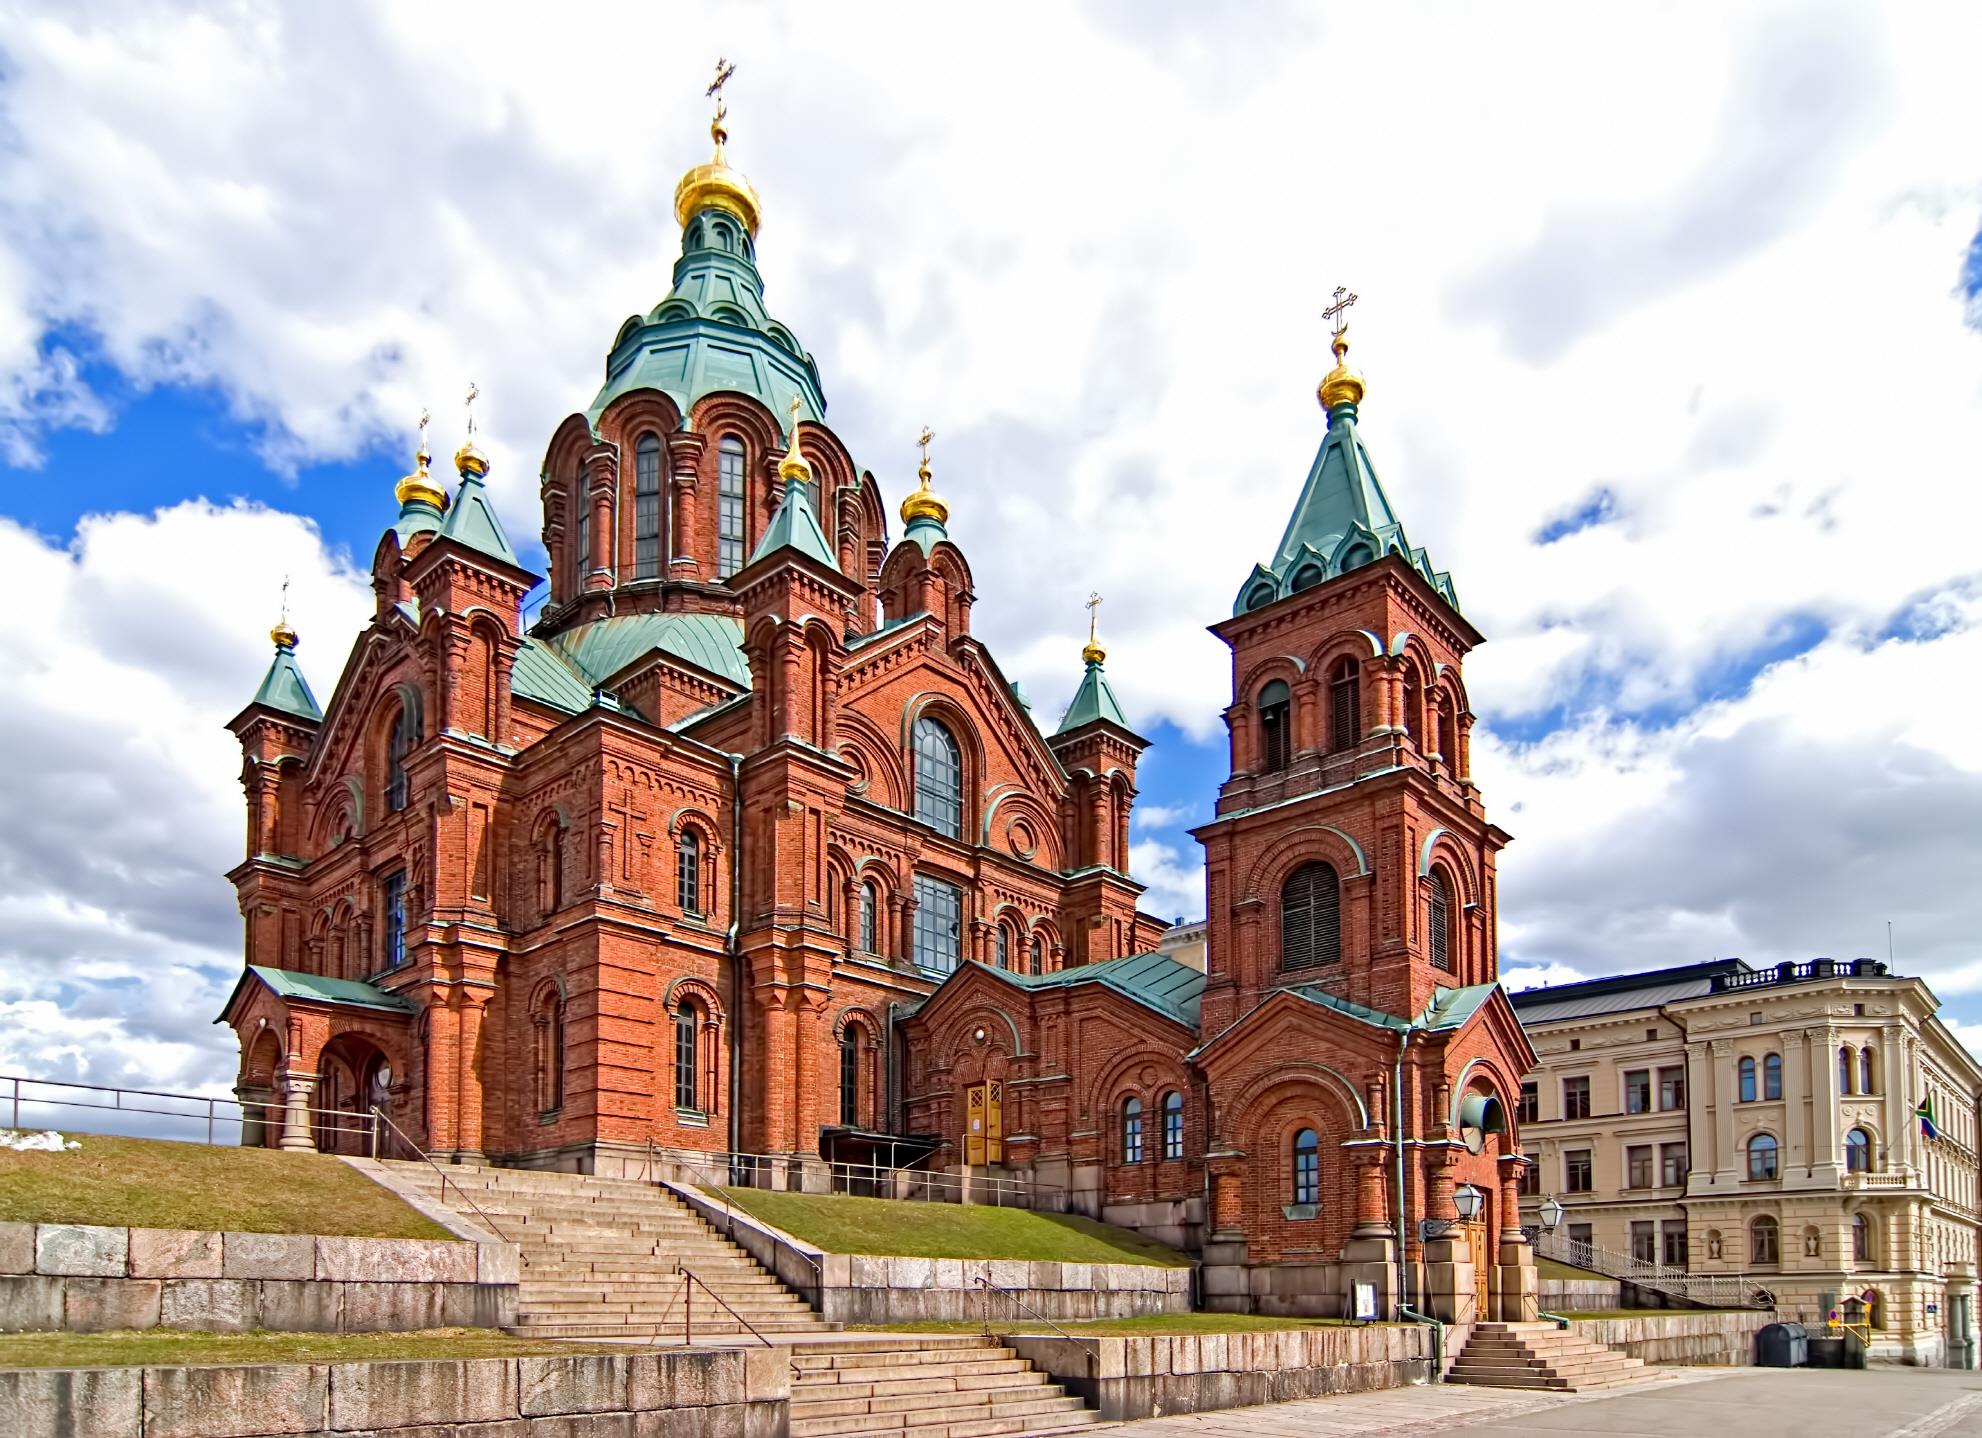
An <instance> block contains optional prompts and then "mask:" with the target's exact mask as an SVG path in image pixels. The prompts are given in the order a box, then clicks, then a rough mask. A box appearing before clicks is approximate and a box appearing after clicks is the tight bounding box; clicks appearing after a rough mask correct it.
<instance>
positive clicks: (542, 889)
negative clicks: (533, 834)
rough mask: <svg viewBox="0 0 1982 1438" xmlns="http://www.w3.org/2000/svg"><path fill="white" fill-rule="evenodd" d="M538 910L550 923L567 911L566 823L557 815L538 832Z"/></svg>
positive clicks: (545, 817)
mask: <svg viewBox="0 0 1982 1438" xmlns="http://www.w3.org/2000/svg"><path fill="white" fill-rule="evenodd" d="M537 907H538V909H539V910H540V911H541V912H542V914H543V916H544V917H545V918H547V919H548V918H549V917H550V916H551V915H552V914H555V913H556V912H557V911H558V910H559V909H561V908H563V907H564V819H563V817H562V816H561V815H559V814H558V813H556V812H555V811H553V812H551V813H549V814H546V815H544V819H543V822H542V824H540V825H539V826H538V828H537Z"/></svg>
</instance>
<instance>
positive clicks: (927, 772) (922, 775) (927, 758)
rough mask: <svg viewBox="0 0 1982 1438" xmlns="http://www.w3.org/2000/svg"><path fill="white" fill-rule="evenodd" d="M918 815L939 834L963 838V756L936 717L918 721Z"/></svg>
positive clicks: (916, 762) (916, 773)
mask: <svg viewBox="0 0 1982 1438" xmlns="http://www.w3.org/2000/svg"><path fill="white" fill-rule="evenodd" d="M915 817H916V818H917V819H919V820H921V821H922V822H923V823H925V824H927V825H928V826H929V827H930V828H932V829H934V830H935V831H936V832H937V833H939V834H947V835H949V836H950V837H951V838H952V839H959V838H962V837H963V759H962V757H961V756H960V755H959V753H958V751H957V741H956V740H955V739H953V738H951V737H950V731H949V730H948V729H945V728H944V727H943V726H942V725H941V724H939V723H937V722H936V721H935V720H934V719H918V720H916V721H915Z"/></svg>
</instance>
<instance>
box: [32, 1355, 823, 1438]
mask: <svg viewBox="0 0 1982 1438" xmlns="http://www.w3.org/2000/svg"><path fill="white" fill-rule="evenodd" d="M790 1400H791V1370H790V1368H789V1367H788V1366H787V1364H786V1361H785V1359H784V1356H783V1354H782V1353H779V1352H775V1351H772V1350H769V1349H756V1350H742V1349H732V1350H727V1351H709V1350H702V1351H695V1352H673V1353H635V1354H627V1355H625V1356H620V1355H617V1354H614V1355H600V1356H587V1355H573V1356H571V1357H556V1358H476V1359H463V1360H452V1361H450V1360H425V1361H419V1362H405V1363H331V1364H322V1363H308V1364H304V1363H283V1364H270V1365H265V1366H260V1367H230V1368H88V1369H62V1368H21V1369H0V1433H4V1434H6V1435H7V1438H246V1435H260V1434H302V1435H330V1434H344V1433H353V1434H356V1433H362V1434H381V1435H388V1434H393V1433H401V1432H404V1433H407V1435H408V1438H413V1435H414V1434H416V1433H417V1435H419V1438H434V1435H438V1434H443V1433H447V1434H452V1433H455V1432H457V1431H458V1430H457V1429H456V1428H454V1427H453V1426H450V1425H455V1424H475V1425H484V1426H476V1427H472V1428H468V1429H466V1430H465V1431H466V1432H469V1433H473V1434H475V1435H477V1438H570V1435H572V1434H575V1433H582V1434H583V1435H584V1438H705V1435H716V1434H722V1435H729V1438H783V1435H784V1434H785V1433H786V1432H787V1430H788V1426H789V1414H790V1406H789V1405H790ZM581 1415H582V1416H581Z"/></svg>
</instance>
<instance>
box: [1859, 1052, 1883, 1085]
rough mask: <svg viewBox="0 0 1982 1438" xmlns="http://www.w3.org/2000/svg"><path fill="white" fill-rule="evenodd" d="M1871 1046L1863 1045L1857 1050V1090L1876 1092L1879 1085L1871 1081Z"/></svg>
mask: <svg viewBox="0 0 1982 1438" xmlns="http://www.w3.org/2000/svg"><path fill="white" fill-rule="evenodd" d="M1872 1077H1873V1076H1872V1046H1871V1045H1870V1044H1867V1045H1865V1047H1864V1048H1862V1049H1860V1050H1859V1051H1858V1091H1859V1092H1860V1093H1877V1092H1878V1091H1879V1086H1878V1085H1877V1084H1875V1083H1873V1082H1872Z"/></svg>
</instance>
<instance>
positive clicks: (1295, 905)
mask: <svg viewBox="0 0 1982 1438" xmlns="http://www.w3.org/2000/svg"><path fill="white" fill-rule="evenodd" d="M1341 957H1342V881H1341V880H1340V879H1339V878H1337V877H1336V874H1335V870H1334V869H1332V868H1330V867H1329V866H1328V865H1327V864H1303V865H1301V867H1300V868H1298V869H1296V870H1294V872H1293V873H1292V874H1290V875H1288V876H1287V882H1286V883H1285V884H1284V885H1283V886H1282V887H1281V889H1280V967H1281V968H1283V969H1306V968H1312V967H1313V966H1314V965H1316V964H1333V963H1336V962H1338V961H1340V959H1341Z"/></svg>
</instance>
